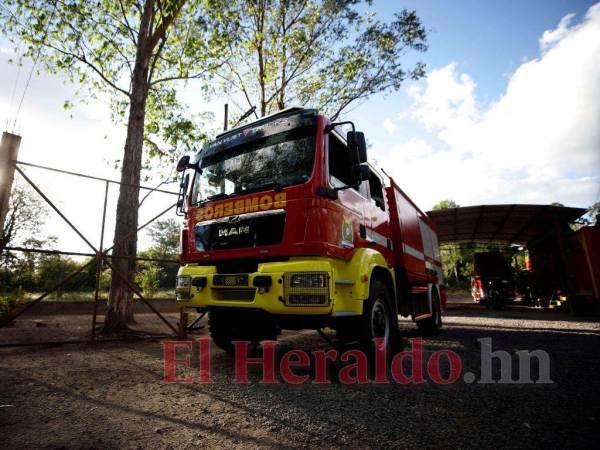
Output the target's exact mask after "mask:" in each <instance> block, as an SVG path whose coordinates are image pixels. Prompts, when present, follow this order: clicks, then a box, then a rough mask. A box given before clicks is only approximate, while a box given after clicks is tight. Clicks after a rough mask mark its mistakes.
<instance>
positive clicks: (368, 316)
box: [360, 280, 398, 356]
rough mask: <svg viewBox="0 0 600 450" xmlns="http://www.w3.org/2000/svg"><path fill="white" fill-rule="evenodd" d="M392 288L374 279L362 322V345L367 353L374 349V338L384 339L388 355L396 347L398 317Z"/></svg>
mask: <svg viewBox="0 0 600 450" xmlns="http://www.w3.org/2000/svg"><path fill="white" fill-rule="evenodd" d="M392 305H393V300H392V294H391V293H390V289H389V288H388V287H387V285H386V284H385V283H382V282H381V281H379V280H374V281H373V283H372V284H371V289H370V295H369V298H368V300H366V301H365V304H364V307H363V315H362V320H361V321H362V324H361V339H360V342H361V346H362V347H363V348H364V349H365V350H367V352H368V353H367V354H372V352H373V351H374V349H375V347H374V343H373V339H377V338H379V339H383V345H384V346H385V347H386V350H387V354H388V356H389V355H391V354H392V352H393V350H394V348H396V341H397V339H398V319H397V317H396V314H395V311H394V309H393V306H392Z"/></svg>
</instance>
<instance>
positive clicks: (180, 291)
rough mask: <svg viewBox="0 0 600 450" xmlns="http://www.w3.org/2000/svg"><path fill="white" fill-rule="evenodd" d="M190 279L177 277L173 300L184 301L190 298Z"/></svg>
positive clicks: (183, 276) (184, 276) (185, 276)
mask: <svg viewBox="0 0 600 450" xmlns="http://www.w3.org/2000/svg"><path fill="white" fill-rule="evenodd" d="M191 288H192V277H190V276H187V275H182V276H180V277H177V282H176V284H175V298H176V299H177V301H185V300H189V299H190V298H191Z"/></svg>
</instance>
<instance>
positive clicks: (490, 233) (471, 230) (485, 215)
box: [427, 205, 586, 244]
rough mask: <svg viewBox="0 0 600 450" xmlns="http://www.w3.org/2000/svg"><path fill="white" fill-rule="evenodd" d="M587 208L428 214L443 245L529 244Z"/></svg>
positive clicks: (517, 208) (511, 207)
mask: <svg viewBox="0 0 600 450" xmlns="http://www.w3.org/2000/svg"><path fill="white" fill-rule="evenodd" d="M585 212H586V211H585V209H583V208H570V207H566V206H553V205H479V206H465V207H460V208H448V209H440V210H436V211H428V212H427V215H428V216H429V217H430V218H431V220H433V222H434V223H435V225H436V227H437V233H438V239H439V242H440V244H449V243H467V242H481V243H486V242H494V243H504V244H510V243H514V244H527V243H530V242H532V241H534V240H536V239H538V238H541V237H543V236H545V235H547V234H548V233H550V232H551V231H555V230H556V228H555V227H556V225H557V224H558V225H559V227H560V229H562V227H563V226H566V225H567V224H568V223H569V222H572V221H573V220H575V219H577V218H578V217H580V216H582V215H583V214H585Z"/></svg>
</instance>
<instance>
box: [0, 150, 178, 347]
mask: <svg viewBox="0 0 600 450" xmlns="http://www.w3.org/2000/svg"><path fill="white" fill-rule="evenodd" d="M14 164H15V167H14V168H15V171H16V173H17V174H18V175H19V176H20V177H21V178H22V179H23V180H24V181H25V182H26V183H27V184H28V185H29V186H30V187H31V188H32V189H33V190H34V191H35V192H36V193H37V194H38V195H39V196H40V197H41V198H42V199H43V200H44V202H45V203H46V204H47V205H48V206H49V207H50V208H51V209H52V210H53V211H54V212H55V213H56V214H57V215H58V216H59V217H60V218H61V219H62V221H63V222H64V223H65V224H66V225H67V226H68V227H69V228H70V229H71V230H72V231H73V232H74V233H75V234H76V235H77V236H78V237H79V239H80V240H81V241H82V242H83V243H84V244H85V246H86V247H87V248H88V249H89V250H88V251H86V252H75V251H67V250H63V249H58V250H57V249H49V248H36V247H27V246H22V245H21V246H17V245H15V246H7V247H5V249H4V250H5V251H6V252H21V253H26V254H41V255H64V256H77V257H86V258H88V260H87V261H86V262H84V263H82V264H81V265H79V267H77V268H76V269H75V270H72V271H71V272H70V273H67V274H63V276H61V277H59V279H57V280H56V281H55V282H53V283H52V284H51V285H50V286H48V287H47V288H46V289H45V290H44V292H41V293H37V294H36V295H34V297H33V298H32V299H31V300H30V301H25V300H24V299H23V298H21V299H19V301H18V302H17V303H18V307H16V308H14V309H13V310H11V311H8V312H6V313H5V314H4V316H3V317H0V328H3V329H6V327H8V326H9V325H11V324H14V323H15V319H17V318H19V317H21V316H22V315H23V314H25V313H27V312H28V311H30V310H31V309H32V308H34V307H35V306H36V305H39V304H40V303H41V302H42V301H43V300H45V299H48V298H49V297H50V296H51V295H52V294H54V293H57V292H60V291H61V290H62V289H63V288H64V287H65V286H66V285H68V284H69V283H73V281H74V280H76V279H78V278H79V279H80V280H81V278H82V276H83V277H84V278H85V277H87V278H88V280H87V281H88V283H89V278H90V277H93V282H92V286H93V289H92V300H93V307H92V308H91V312H90V311H89V308H88V309H86V308H84V309H83V311H85V312H86V313H87V314H91V323H90V327H89V333H88V334H87V335H84V337H83V338H82V337H81V333H79V338H78V339H66V340H60V341H57V340H56V339H52V340H49V339H48V337H47V333H45V334H44V337H43V338H42V339H38V340H36V339H35V337H33V338H32V336H31V335H32V334H33V335H34V336H35V334H36V333H35V332H31V330H30V332H29V333H26V334H27V336H25V339H19V336H18V335H17V336H16V339H15V341H14V342H6V341H5V342H2V343H0V346H15V345H34V344H46V343H64V342H69V343H72V342H83V341H87V342H96V341H98V340H107V339H106V338H104V337H100V336H98V324H99V316H100V315H101V312H100V310H99V307H100V304H101V303H102V302H103V301H104V300H105V299H103V298H101V275H102V272H103V270H105V269H109V270H110V271H111V273H112V277H118V278H120V279H121V280H122V281H123V283H124V284H125V285H126V286H127V287H128V288H129V290H130V291H131V292H132V293H133V295H134V296H135V298H137V299H139V300H140V301H141V303H143V304H144V305H145V307H146V308H147V309H149V310H150V312H152V313H153V314H154V316H155V318H156V319H157V320H158V321H159V322H160V323H161V324H162V325H163V327H166V328H167V329H168V330H169V331H170V332H171V334H169V335H164V334H160V333H157V332H156V330H157V327H156V324H155V323H154V324H152V323H150V322H148V323H149V325H150V326H148V327H147V328H148V329H144V324H143V323H142V324H141V325H140V323H139V322H138V324H137V325H138V326H137V328H135V331H136V332H137V333H135V334H131V335H129V336H128V337H127V339H132V338H133V339H139V338H143V337H150V338H159V337H167V336H173V335H174V336H176V337H178V338H182V337H184V336H185V333H186V325H187V314H186V313H185V312H184V311H183V309H181V308H178V307H177V306H176V302H175V299H174V298H173V297H171V298H169V299H167V301H168V302H172V303H169V304H168V306H167V307H165V305H162V307H161V306H158V305H157V304H156V302H157V299H153V298H148V297H146V296H145V295H144V294H143V293H142V291H141V290H140V288H139V287H138V286H137V285H136V284H135V283H132V282H131V280H129V278H128V277H127V276H126V275H125V274H123V273H122V272H120V271H119V270H117V269H116V268H115V265H114V261H115V260H116V259H128V260H135V261H140V262H150V263H162V264H174V265H179V261H178V260H177V259H164V258H152V257H143V256H136V257H125V256H118V255H113V254H112V250H113V248H114V247H115V245H117V244H118V243H122V242H125V241H127V240H129V239H137V236H138V233H139V232H140V231H141V230H143V229H145V228H146V227H148V226H149V225H150V224H152V223H154V222H155V221H156V220H158V219H159V218H161V217H162V216H164V215H165V214H166V213H167V212H168V211H169V210H172V209H173V208H175V206H176V204H177V202H176V201H175V202H174V203H172V204H170V205H169V206H168V207H167V208H165V209H163V210H162V211H160V212H158V213H157V214H155V215H153V216H152V218H150V219H149V220H147V221H145V222H144V223H143V224H142V225H140V226H138V228H137V230H136V231H135V232H133V233H129V234H127V235H125V236H119V237H118V239H116V240H115V241H114V242H113V245H111V246H106V247H105V244H104V235H105V229H106V221H107V207H108V193H109V187H110V186H111V185H117V186H123V185H126V186H130V187H138V188H139V189H140V190H142V191H147V194H146V196H144V200H146V199H147V197H148V196H149V195H150V194H152V193H163V194H167V195H172V196H178V194H179V193H178V192H174V191H169V190H166V189H160V188H158V187H150V186H145V185H131V184H126V183H122V182H120V181H116V180H112V179H108V178H103V177H98V176H93V175H89V174H84V173H78V172H73V171H67V170H62V169H58V168H53V167H47V166H43V165H39V164H33V163H29V162H24V161H14ZM27 167H31V168H36V169H40V170H43V171H49V172H53V173H57V174H60V175H61V176H66V177H78V178H83V179H87V180H92V181H95V182H100V183H103V184H104V198H103V202H102V210H101V211H102V214H101V227H100V229H101V231H100V236H99V245H98V246H96V245H94V244H93V243H92V239H90V238H89V236H86V235H85V234H84V233H83V232H82V231H81V230H80V229H79V228H78V227H77V226H75V225H74V223H73V221H72V220H70V218H69V217H67V215H66V214H65V213H64V212H63V211H62V210H61V208H59V207H58V206H57V203H56V202H54V201H52V200H51V199H50V198H49V196H48V195H47V193H46V192H44V190H43V189H42V188H40V186H39V185H38V184H36V183H35V182H34V181H33V180H32V179H31V177H30V176H29V175H28V174H27V173H26V172H25V170H24V169H25V168H27ZM140 204H141V202H140ZM171 305H172V306H171ZM136 306H137V305H136ZM68 309H69V307H68V305H67V304H66V303H65V304H64V307H60V306H59V307H56V308H55V311H56V312H57V313H60V312H61V311H62V310H64V311H66V310H68ZM138 309H139V308H138ZM160 309H162V312H161V311H160ZM170 311H175V312H177V311H178V312H179V320H178V321H176V322H175V323H173V318H172V314H171V315H170V316H171V317H167V316H166V314H165V312H170ZM43 327H44V328H45V327H46V326H45V325H44V326H43ZM82 328H85V327H82V326H81V324H80V325H77V329H78V330H80V329H82ZM38 334H39V335H42V334H43V333H38ZM67 334H68V333H67ZM75 334H77V333H75ZM12 335H14V333H13V334H12ZM61 336H63V337H64V336H65V333H64V332H63V333H61ZM69 337H72V336H69ZM108 340H114V339H108Z"/></svg>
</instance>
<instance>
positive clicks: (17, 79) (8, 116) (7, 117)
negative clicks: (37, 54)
mask: <svg viewBox="0 0 600 450" xmlns="http://www.w3.org/2000/svg"><path fill="white" fill-rule="evenodd" d="M20 47H21V44H19V45H18V46H17V48H16V52H15V55H17V56H18V55H19V54H20V53H21V50H20ZM21 66H22V64H21V62H19V63H18V64H17V75H16V76H15V82H14V84H13V88H12V92H11V93H10V103H9V105H8V113H7V114H6V125H5V128H6V129H7V130H8V126H9V124H10V113H11V111H12V109H13V104H14V102H15V94H16V92H17V85H18V84H19V78H21Z"/></svg>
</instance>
